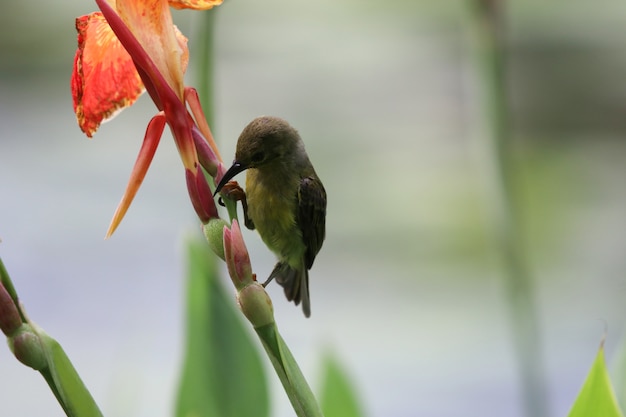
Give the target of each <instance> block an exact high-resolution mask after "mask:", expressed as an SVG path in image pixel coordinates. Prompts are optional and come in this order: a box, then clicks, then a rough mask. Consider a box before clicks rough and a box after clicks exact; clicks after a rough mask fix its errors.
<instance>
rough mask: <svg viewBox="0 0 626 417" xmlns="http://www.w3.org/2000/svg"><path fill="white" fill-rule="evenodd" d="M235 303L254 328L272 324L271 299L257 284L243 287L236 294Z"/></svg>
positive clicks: (272, 308) (272, 310)
mask: <svg viewBox="0 0 626 417" xmlns="http://www.w3.org/2000/svg"><path fill="white" fill-rule="evenodd" d="M237 302H238V303H239V307H240V308H241V311H242V312H243V314H244V315H245V316H246V318H247V319H248V320H249V321H250V323H252V326H253V327H254V328H258V327H261V326H265V325H267V324H270V323H273V322H274V306H273V305H272V299H271V298H270V296H269V295H268V294H267V292H266V291H265V288H263V286H262V285H261V284H259V283H258V282H254V283H252V284H250V285H248V286H246V287H244V288H243V289H242V290H241V291H240V292H239V293H238V294H237Z"/></svg>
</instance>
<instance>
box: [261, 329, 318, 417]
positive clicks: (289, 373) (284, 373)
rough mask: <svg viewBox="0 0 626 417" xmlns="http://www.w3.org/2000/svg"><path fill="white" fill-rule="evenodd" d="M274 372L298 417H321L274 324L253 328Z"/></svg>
mask: <svg viewBox="0 0 626 417" xmlns="http://www.w3.org/2000/svg"><path fill="white" fill-rule="evenodd" d="M255 330H256V332H257V334H258V335H259V338H260V339H261V342H263V347H264V348H265V351H266V352H267V355H268V356H269V358H270V361H271V362H272V365H273V366H274V370H275V371H276V374H277V375H278V378H279V379H280V382H281V383H282V384H283V388H284V389H285V392H286V393H287V396H288V397H289V401H290V402H291V406H292V407H293V409H294V411H295V412H296V415H298V416H299V417H313V416H319V417H323V414H322V410H321V409H320V407H319V405H318V404H317V400H316V399H315V396H314V395H313V391H311V388H310V387H309V384H308V383H307V382H306V379H305V378H304V375H302V371H301V370H300V367H299V366H298V363H297V362H296V360H295V359H294V357H293V355H292V354H291V351H290V350H289V348H288V347H287V344H286V343H285V341H284V340H283V338H282V337H281V336H280V333H278V329H277V327H276V323H275V322H274V323H271V324H268V325H266V326H261V327H257V328H255Z"/></svg>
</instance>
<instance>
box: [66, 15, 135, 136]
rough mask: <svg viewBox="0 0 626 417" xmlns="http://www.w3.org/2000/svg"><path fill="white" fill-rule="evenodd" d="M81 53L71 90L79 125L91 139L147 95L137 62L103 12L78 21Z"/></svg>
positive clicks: (77, 58) (76, 59) (73, 74)
mask: <svg viewBox="0 0 626 417" xmlns="http://www.w3.org/2000/svg"><path fill="white" fill-rule="evenodd" d="M76 30H77V31H78V50H77V51H76V56H75V57H74V69H73V72H72V80H71V88H72V98H73V100H74V112H75V113H76V118H77V120H78V125H79V126H80V128H81V129H82V131H83V132H85V133H86V134H87V136H89V137H91V136H92V135H93V133H94V132H95V131H96V130H97V129H98V127H99V126H100V124H101V123H102V122H103V121H105V120H106V119H108V118H110V117H112V116H113V115H114V114H115V113H116V112H117V111H119V110H121V109H123V108H125V107H128V106H130V105H131V104H133V103H134V102H135V100H137V98H138V97H139V96H140V95H141V93H143V91H144V88H143V84H142V82H141V78H140V77H139V74H138V73H137V70H136V69H135V65H134V64H133V60H132V59H131V57H130V55H128V52H126V50H125V49H124V47H123V46H122V44H121V43H120V41H119V40H118V39H117V37H116V36H115V34H114V33H113V31H112V30H111V28H110V27H109V25H108V24H107V22H106V20H105V19H104V17H103V16H102V13H100V12H96V13H92V14H90V15H85V16H81V17H79V18H77V19H76Z"/></svg>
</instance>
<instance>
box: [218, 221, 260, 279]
mask: <svg viewBox="0 0 626 417" xmlns="http://www.w3.org/2000/svg"><path fill="white" fill-rule="evenodd" d="M224 257H225V258H226V259H225V260H226V266H227V267H228V274H229V275H230V279H231V280H232V281H233V284H235V288H237V291H241V290H242V289H243V288H244V287H245V286H246V285H249V284H251V283H252V282H254V277H253V276H252V265H250V256H249V255H248V250H247V249H246V244H245V243H244V242H243V236H241V229H240V228H239V223H237V220H233V224H232V225H231V227H230V229H229V228H227V227H224Z"/></svg>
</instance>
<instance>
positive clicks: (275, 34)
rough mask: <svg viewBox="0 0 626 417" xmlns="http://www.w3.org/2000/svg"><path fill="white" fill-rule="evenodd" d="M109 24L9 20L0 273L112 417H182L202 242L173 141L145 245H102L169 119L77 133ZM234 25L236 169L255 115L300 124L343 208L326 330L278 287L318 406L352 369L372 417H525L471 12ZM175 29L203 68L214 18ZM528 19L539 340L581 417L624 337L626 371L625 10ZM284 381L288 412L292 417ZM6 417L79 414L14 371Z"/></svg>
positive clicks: (323, 286) (521, 75)
mask: <svg viewBox="0 0 626 417" xmlns="http://www.w3.org/2000/svg"><path fill="white" fill-rule="evenodd" d="M94 9H95V4H94V3H92V2H91V1H80V2H78V1H71V0H58V1H55V2H8V3H6V4H4V5H3V11H2V13H0V34H1V36H0V238H1V239H2V242H1V244H0V256H2V259H3V260H4V262H5V264H6V266H7V268H8V269H9V271H10V273H11V275H12V278H13V280H14V282H15V284H16V286H17V289H18V291H19V294H20V296H21V299H22V301H23V303H24V304H25V306H26V309H27V311H28V312H29V314H30V316H31V318H32V319H33V320H34V321H36V322H37V323H38V324H39V325H41V326H42V327H43V328H44V329H45V330H46V331H47V332H48V333H49V334H51V335H52V336H54V337H56V338H57V339H58V340H59V341H60V342H61V343H62V344H63V346H64V348H65V349H66V351H67V353H68V354H69V356H70V358H71V359H72V360H73V361H74V364H75V365H76V367H77V369H78V370H79V372H80V373H81V375H82V376H83V378H84V380H85V382H86V384H87V386H88V387H89V388H90V389H91V391H92V393H93V394H94V396H95V398H96V400H97V401H98V403H99V405H100V406H101V408H102V410H103V412H104V414H105V415H106V416H112V417H116V416H120V417H121V416H137V417H139V416H146V417H148V416H149V417H159V416H168V415H171V414H172V408H173V401H174V393H175V387H176V383H177V379H178V376H179V375H178V368H179V366H180V364H181V354H182V345H181V343H182V342H181V340H182V329H183V322H182V320H183V316H182V312H183V305H182V303H183V284H184V282H183V273H184V265H183V263H182V260H183V248H184V241H185V239H186V238H187V237H188V236H189V235H192V234H194V233H196V232H197V228H198V227H197V222H196V221H195V219H194V215H193V212H192V209H191V205H190V204H189V200H188V197H187V195H186V190H185V185H184V179H183V171H182V165H181V163H180V161H179V157H178V155H177V153H176V150H175V147H174V144H173V141H172V140H171V138H170V137H169V134H168V135H166V136H165V137H164V138H163V140H162V143H161V146H160V148H159V150H158V152H157V155H156V158H155V160H154V163H153V165H152V168H151V169H150V172H149V174H148V176H147V178H146V180H145V183H144V185H143V186H142V188H141V190H140V192H139V194H138V196H137V198H136V199H135V201H134V203H133V206H132V207H131V210H130V211H129V213H128V215H127V216H126V218H125V219H124V221H123V223H122V225H121V227H120V228H119V229H118V231H117V232H116V234H115V236H114V237H113V238H111V239H110V240H107V241H104V240H103V236H104V233H105V231H106V228H107V226H108V222H109V220H110V218H111V216H112V214H113V211H114V209H115V207H116V205H117V203H118V201H119V198H120V197H121V195H122V192H123V190H124V187H125V185H126V181H127V179H128V175H129V173H130V170H131V167H132V164H133V162H134V159H135V157H136V153H137V151H138V149H139V146H140V141H141V139H142V137H143V133H144V129H145V126H146V124H147V122H148V120H149V118H150V117H151V116H152V115H153V114H154V112H155V109H154V106H153V104H152V103H151V102H150V100H149V99H148V98H147V97H143V98H142V99H140V100H139V102H138V103H137V104H136V105H135V106H134V107H133V108H131V109H128V110H126V111H124V112H123V113H122V114H120V115H119V116H118V117H117V118H116V119H115V120H114V121H113V122H111V123H107V124H105V125H103V126H102V128H101V130H100V131H99V132H98V133H97V134H96V136H95V138H94V139H93V140H88V139H87V138H86V137H84V136H83V134H82V133H81V132H80V130H79V129H78V127H77V125H76V122H75V118H74V115H73V112H72V106H71V97H70V93H69V74H70V71H71V65H72V59H73V54H74V51H75V47H76V35H75V31H74V27H73V26H74V17H75V16H78V15H81V14H85V13H89V12H91V11H93V10H94ZM217 13H218V17H217V28H216V59H217V62H216V74H215V77H216V78H215V89H216V94H215V105H216V110H215V123H214V125H213V132H214V134H215V136H216V138H217V139H218V140H219V141H220V143H221V148H222V153H223V154H224V156H225V158H226V159H227V160H230V159H231V158H232V156H233V151H234V145H235V141H236V138H237V137H238V135H239V132H240V131H241V129H242V128H243V127H244V126H245V125H246V124H247V122H248V121H250V120H251V119H252V118H254V117H255V116H258V115H261V114H273V115H278V116H282V117H284V118H287V119H288V120H290V121H291V122H292V124H293V125H294V126H296V127H297V128H298V129H299V130H300V132H301V134H302V136H303V138H304V140H305V142H306V144H307V149H308V152H309V155H310V156H311V158H312V160H313V161H314V163H315V166H316V168H317V171H318V173H319V175H320V177H321V178H322V179H323V181H324V184H325V185H326V189H327V191H328V195H329V206H328V221H327V226H328V231H327V239H326V243H325V246H324V248H323V250H322V252H321V253H320V255H319V257H318V259H317V261H316V265H315V267H314V269H313V271H312V273H311V293H312V309H313V316H312V318H311V319H310V320H305V319H304V318H303V317H302V315H301V313H300V311H299V310H298V309H295V308H294V307H293V305H291V304H287V302H286V301H285V300H284V299H283V296H282V294H281V290H280V289H279V288H277V286H275V285H274V286H272V287H271V288H270V293H271V294H272V295H273V298H274V301H275V308H276V311H277V320H278V323H279V326H280V328H281V330H282V333H283V336H284V338H285V339H286V340H287V342H288V344H289V345H290V346H291V347H292V349H293V353H294V355H295V356H296V358H298V359H299V361H300V363H301V365H302V367H303V370H304V372H305V374H306V375H309V376H310V379H311V382H312V384H313V386H314V387H315V386H316V383H317V381H319V374H320V371H319V364H320V357H321V355H322V354H323V353H324V352H326V351H328V350H331V351H333V352H334V353H335V354H336V355H337V356H338V357H339V358H340V359H341V361H342V363H343V364H344V367H345V369H346V370H347V371H348V372H349V374H350V375H351V377H352V378H353V380H354V383H355V386H356V388H357V390H358V392H359V394H360V396H361V399H362V402H363V405H364V408H365V410H366V412H367V415H368V416H380V417H383V416H385V417H386V416H396V417H402V416H441V417H445V416H459V415H466V416H483V417H484V416H508V417H518V416H522V415H523V406H522V402H521V395H520V382H519V375H520V374H519V369H518V364H517V362H516V359H515V358H516V356H515V349H514V343H515V330H514V329H513V328H512V326H511V320H510V314H509V310H508V306H507V303H508V301H507V298H506V291H505V285H504V283H503V281H502V280H503V273H502V269H501V268H500V264H499V262H498V259H497V256H496V254H497V250H496V248H495V240H494V239H493V233H492V232H493V230H492V221H491V220H492V219H491V218H490V215H489V213H490V212H489V205H490V203H489V201H488V198H489V195H488V193H487V192H486V191H485V188H486V180H485V177H484V169H483V167H482V166H481V164H482V163H483V162H481V161H482V159H481V157H480V155H478V152H477V146H476V143H477V140H479V138H480V135H481V131H480V125H481V123H480V121H477V120H476V119H477V117H478V116H477V115H479V114H480V111H478V110H477V108H476V107H477V105H478V100H477V98H476V92H477V88H478V87H477V84H476V74H475V66H474V65H473V60H472V53H473V52H472V44H471V42H469V33H468V17H469V15H468V7H467V4H466V2H465V1H461V0H448V1H445V2H444V1H426V0H420V1H416V0H392V1H386V2H373V1H368V2H363V1H356V0H346V1H342V2H337V1H330V0H322V1H316V2H311V1H302V0H297V1H285V0H268V1H264V2H254V1H251V0H226V3H225V4H224V5H223V6H221V7H220V8H219V9H218V10H217ZM175 17H176V20H177V22H178V24H179V26H180V28H181V29H182V30H183V32H185V33H186V34H187V35H189V37H190V38H191V48H192V56H191V60H192V65H193V47H194V39H193V37H194V34H196V33H198V27H197V26H198V23H199V20H198V19H197V18H196V17H194V14H193V12H176V14H175ZM507 21H508V36H509V40H508V57H509V74H508V81H509V87H510V111H511V118H512V139H513V141H514V150H515V160H516V161H517V162H518V164H517V167H518V171H517V173H518V177H517V178H518V180H519V191H520V193H519V202H520V206H519V207H518V208H519V210H520V212H521V213H522V219H523V238H524V244H525V247H526V249H527V251H528V254H529V264H530V269H531V272H532V277H533V282H534V285H535V293H536V301H537V303H536V312H535V313H536V314H537V316H538V317H539V320H540V326H541V337H540V338H538V340H537V343H539V344H540V347H541V350H542V355H543V356H542V362H543V364H544V366H545V374H546V378H547V379H546V381H547V386H548V392H547V396H548V401H549V403H548V404H549V410H550V415H553V416H564V415H566V413H567V412H568V410H569V407H570V406H571V404H572V402H573V399H574V398H575V396H576V394H577V392H578V389H579V388H580V386H581V384H582V382H583V380H584V377H585V375H586V373H587V371H588V369H589V366H590V365H591V362H592V360H593V357H594V355H595V352H596V350H597V348H598V346H599V343H600V340H601V338H602V337H603V335H604V333H605V331H607V339H606V348H607V357H608V358H612V357H615V356H616V355H617V352H618V351H619V350H620V344H621V338H622V335H623V333H624V324H625V320H624V318H625V315H624V313H625V310H624V302H623V300H624V297H625V296H626V256H625V252H626V250H625V248H626V220H625V218H626V217H625V214H626V187H624V180H625V179H626V164H625V163H624V161H625V160H626V141H625V139H624V138H625V137H626V77H624V74H626V30H625V29H624V28H626V3H624V2H620V1H617V0H600V1H596V2H587V1H583V0H554V1H551V2H545V1H540V0H524V1H521V0H517V1H511V2H509V4H508V10H507ZM188 75H189V81H190V82H192V81H193V80H195V79H196V78H195V77H196V76H198V74H193V73H191V74H188ZM246 239H247V242H248V245H249V249H250V252H251V256H252V259H253V264H254V266H255V269H256V271H257V272H258V273H259V274H260V275H266V274H267V273H269V271H270V270H271V268H272V266H273V263H274V258H273V256H272V255H271V253H269V252H268V250H267V249H265V248H264V246H263V245H262V244H261V242H260V240H259V239H258V238H257V237H256V235H255V234H254V233H248V234H247V235H246ZM225 284H228V283H227V282H226V281H225ZM268 369H269V367H268ZM622 372H623V370H622ZM272 384H273V385H274V387H275V389H274V390H273V410H274V414H273V415H276V416H288V415H291V411H290V409H289V406H288V402H287V399H286V397H285V396H284V394H283V393H282V391H281V389H280V387H279V386H278V385H277V381H276V378H275V377H273V376H272ZM0 415H3V416H42V415H45V416H49V417H56V416H62V415H63V414H62V411H61V409H60V407H59V406H58V405H57V403H56V401H55V399H54V397H53V396H52V394H51V393H50V392H49V390H48V388H47V386H46V384H45V382H44V381H43V379H42V378H41V377H40V376H39V375H38V374H37V373H35V372H34V371H31V370H29V369H27V368H24V367H23V366H21V365H20V364H18V363H17V361H16V360H15V359H14V358H13V357H12V356H11V354H10V352H9V350H8V348H0Z"/></svg>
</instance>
